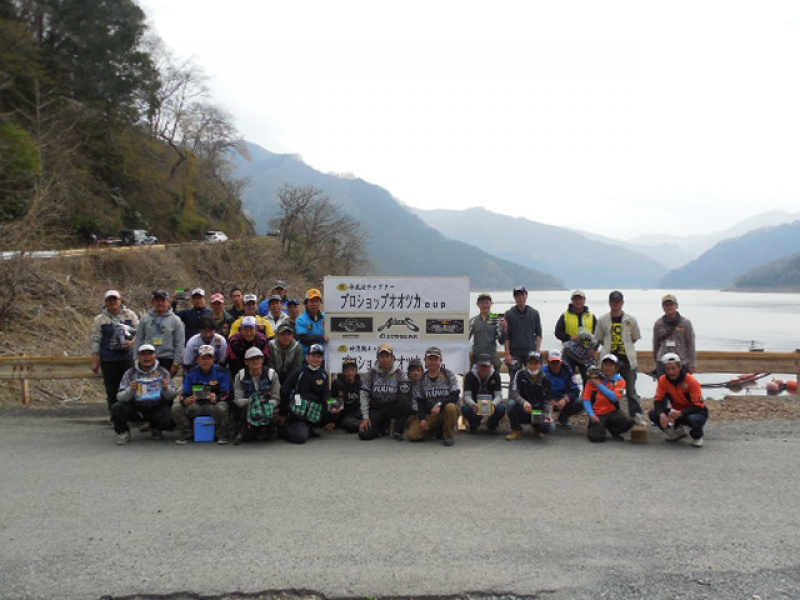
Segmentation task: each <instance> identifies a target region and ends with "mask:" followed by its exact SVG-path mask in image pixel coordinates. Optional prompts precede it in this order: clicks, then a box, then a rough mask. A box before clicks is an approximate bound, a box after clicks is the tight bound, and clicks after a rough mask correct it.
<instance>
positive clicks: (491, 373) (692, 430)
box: [91, 281, 708, 447]
mask: <svg viewBox="0 0 800 600" xmlns="http://www.w3.org/2000/svg"><path fill="white" fill-rule="evenodd" d="M286 288H287V286H286V284H285V283H284V282H282V281H277V282H275V284H274V286H273V288H272V290H271V291H270V294H269V295H268V297H267V298H265V299H264V300H263V301H262V302H261V303H259V302H258V297H257V296H256V295H254V294H246V293H244V292H243V291H242V290H241V289H239V288H234V289H232V290H231V291H230V299H231V302H232V306H231V308H226V299H225V297H224V296H223V295H222V294H214V295H212V296H211V302H210V304H211V306H210V307H209V306H206V297H205V291H204V290H203V289H200V288H197V289H194V290H193V291H192V292H191V294H190V297H191V303H192V306H191V308H187V309H184V310H180V311H178V310H177V301H176V298H174V297H173V296H172V295H171V294H170V293H169V292H168V291H166V290H163V289H161V290H156V291H154V292H153V294H152V298H151V308H150V310H149V311H148V312H147V314H145V315H144V316H143V317H142V318H141V319H139V318H138V316H137V315H136V313H134V312H133V311H132V310H130V309H129V308H127V307H126V306H125V305H124V299H123V296H122V294H121V293H120V292H118V291H117V290H109V291H107V292H106V293H105V296H104V304H105V306H104V309H103V311H102V312H101V314H99V315H98V316H97V317H96V318H95V320H94V323H93V327H92V335H91V338H92V368H93V370H95V372H102V375H103V381H104V384H105V390H106V397H107V402H108V407H109V413H110V416H111V421H112V423H113V426H114V429H115V432H116V434H117V436H116V441H117V444H120V445H124V444H127V443H128V442H129V441H130V439H131V433H130V425H129V424H130V422H132V421H134V422H135V421H142V422H144V425H143V426H142V429H141V431H147V430H149V432H150V435H151V436H152V437H153V438H155V439H162V438H163V436H164V433H163V432H164V431H165V430H169V431H172V430H177V432H178V437H177V439H176V440H175V441H176V443H177V444H181V445H183V444H186V443H188V442H189V441H191V440H192V438H193V431H194V421H195V419H196V418H197V417H200V416H206V417H211V418H212V419H213V421H214V423H215V429H216V441H217V443H218V444H227V443H229V442H231V441H232V442H233V443H234V444H239V443H242V442H245V441H254V440H268V439H273V438H275V437H278V436H279V437H281V438H283V439H285V440H287V441H289V442H292V443H298V444H299V443H304V442H306V441H307V440H308V439H309V438H312V437H316V436H318V435H319V431H325V430H330V429H335V428H340V429H343V430H345V431H348V432H351V433H354V434H357V435H358V437H359V438H360V439H362V440H372V439H375V438H378V437H381V436H391V437H392V438H394V439H397V440H403V439H407V440H409V441H422V440H427V439H440V440H441V441H442V443H443V444H444V445H445V446H453V445H454V444H455V433H456V430H457V429H458V423H459V418H462V419H463V421H464V422H465V424H466V428H467V430H468V432H471V433H474V432H476V431H477V430H478V429H479V428H480V427H481V426H482V425H483V426H485V429H486V430H487V431H488V432H491V433H495V432H497V431H498V428H499V426H500V423H501V421H502V419H503V418H504V417H507V419H508V422H509V423H510V429H511V430H510V432H509V433H508V434H507V435H506V439H507V440H509V441H514V440H517V439H519V438H520V437H521V436H522V435H523V426H524V425H527V424H529V425H530V426H531V427H532V429H533V431H534V434H535V435H536V436H543V435H546V434H552V433H554V432H555V431H556V430H557V429H558V428H559V427H560V428H562V429H572V427H573V425H572V424H571V423H570V418H571V417H573V416H575V415H578V414H580V413H582V412H584V411H585V412H586V414H587V416H588V419H589V423H588V427H587V436H588V438H589V440H591V441H593V442H601V441H604V440H605V439H607V437H608V436H609V435H610V436H611V437H612V438H617V439H621V436H622V435H623V434H624V433H625V432H627V431H628V430H630V429H631V428H632V427H633V426H634V425H640V426H646V424H647V419H646V418H645V416H644V414H643V410H642V407H641V404H640V401H639V400H640V399H639V396H638V395H637V393H636V375H637V363H636V350H635V343H636V342H637V341H638V340H639V339H640V337H641V335H640V331H639V326H638V323H637V321H636V319H635V318H634V317H633V316H632V315H629V314H627V313H625V311H624V310H623V306H624V297H623V294H622V293H621V292H619V291H613V292H611V294H610V295H609V307H610V311H609V312H608V313H607V314H604V315H602V316H601V317H599V318H596V317H595V316H594V315H593V314H592V313H591V312H590V311H589V309H588V307H587V306H586V295H585V293H583V292H582V291H581V290H575V291H574V292H573V293H572V295H571V302H570V304H569V306H568V307H567V310H566V311H565V312H564V313H563V314H562V315H561V316H560V318H559V319H558V322H557V323H556V327H555V334H556V337H557V338H558V339H559V340H561V341H562V342H563V346H562V348H560V349H554V350H551V351H550V352H549V353H548V354H547V356H546V358H545V357H543V356H542V354H541V353H540V346H541V340H542V326H541V319H540V317H539V313H538V311H536V310H535V309H534V308H532V307H530V306H528V304H527V298H528V293H527V290H526V289H525V288H524V287H518V288H515V289H514V290H513V294H514V301H515V305H514V306H513V307H512V308H510V309H509V310H508V311H506V312H505V314H504V315H502V316H499V315H495V314H493V313H492V312H491V307H492V299H491V297H490V296H489V295H488V294H481V295H479V297H478V300H477V305H478V309H479V314H478V315H477V316H475V317H474V318H473V319H471V321H470V332H469V335H470V338H471V339H472V344H473V345H472V352H471V361H470V362H471V368H470V370H469V371H468V372H467V373H466V374H465V375H464V377H463V386H462V383H461V382H459V378H458V377H457V376H456V374H455V373H453V372H452V371H450V370H449V369H447V368H446V366H445V365H444V364H443V355H442V351H441V349H440V348H438V347H436V346H431V347H429V348H427V349H426V350H425V353H424V364H423V361H420V360H418V359H414V360H411V361H410V362H409V364H408V366H407V369H406V370H405V371H403V370H402V369H400V368H399V366H398V364H397V362H398V361H397V360H396V357H395V354H394V348H393V347H392V346H391V345H390V344H381V345H380V346H379V347H378V350H377V357H376V359H377V360H376V362H375V364H374V366H373V367H372V368H371V369H370V370H369V371H367V372H366V373H359V372H358V365H357V361H356V360H355V359H354V358H345V359H344V360H343V361H342V368H341V373H338V374H336V376H335V377H333V378H331V377H330V376H329V374H328V372H327V370H326V366H325V346H326V344H327V342H328V338H327V336H326V335H325V330H324V313H323V312H322V294H321V293H320V291H319V290H317V289H310V290H308V291H307V292H306V294H305V297H304V299H303V300H302V308H300V307H301V301H299V300H295V299H292V298H289V297H288V296H287V294H286ZM662 307H663V309H664V315H663V317H661V318H660V319H659V320H658V321H657V322H656V324H655V327H654V341H653V344H654V353H655V357H656V360H657V363H658V365H659V369H658V370H659V374H660V378H659V382H658V388H657V391H656V396H655V398H654V409H653V410H651V411H650V413H649V415H648V417H649V421H650V422H652V423H653V424H654V425H655V426H656V427H658V428H659V429H661V430H663V431H664V434H665V436H666V439H667V440H670V441H676V440H678V439H681V438H682V437H685V436H686V435H687V432H688V435H691V437H692V440H693V444H694V445H695V446H698V447H699V446H702V444H703V427H704V425H705V421H706V419H707V417H708V410H707V408H706V406H705V404H704V402H703V397H702V393H701V389H700V385H699V383H698V382H697V380H696V379H695V378H694V377H693V376H692V373H693V372H694V369H695V364H696V362H695V352H694V332H693V330H692V327H691V323H690V322H689V321H688V320H687V319H685V318H684V317H682V316H681V315H680V314H679V313H678V311H677V308H678V303H677V298H675V296H673V295H667V296H664V298H662ZM498 344H499V345H500V346H504V347H505V363H506V366H507V367H508V371H509V373H510V381H509V386H508V393H507V395H504V388H503V384H502V381H501V378H500V367H501V365H500V359H499V356H498V353H497V348H498ZM597 357H601V358H600V360H599V364H597V363H596V358H597ZM180 368H182V369H183V383H182V386H181V389H180V390H178V389H177V388H176V387H175V386H174V384H173V378H174V377H175V376H176V374H177V372H178V370H179V369H180ZM623 399H625V400H626V405H627V406H623V404H622V401H623Z"/></svg>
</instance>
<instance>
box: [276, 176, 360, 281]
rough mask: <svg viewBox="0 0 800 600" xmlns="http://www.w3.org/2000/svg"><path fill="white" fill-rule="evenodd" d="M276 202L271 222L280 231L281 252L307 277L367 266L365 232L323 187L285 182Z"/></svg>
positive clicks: (350, 272) (351, 271)
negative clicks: (277, 210)
mask: <svg viewBox="0 0 800 600" xmlns="http://www.w3.org/2000/svg"><path fill="white" fill-rule="evenodd" d="M278 202H279V207H280V209H279V214H278V216H277V217H276V218H275V219H273V220H272V222H271V225H272V226H273V227H274V228H276V229H279V230H280V232H281V249H282V250H283V252H284V253H285V254H286V255H287V256H289V257H291V258H292V259H294V260H296V261H297V263H298V264H299V265H300V266H301V267H302V268H303V269H304V271H305V274H306V276H307V277H308V278H309V279H310V280H319V279H320V278H321V277H322V276H323V275H325V274H328V273H338V274H342V275H355V274H360V273H363V272H365V271H366V270H367V269H368V268H369V260H368V259H367V257H366V245H367V239H368V237H367V234H366V233H365V232H364V231H363V229H361V225H360V224H359V223H358V221H356V220H355V219H352V218H351V217H348V216H347V215H344V214H342V212H341V211H340V209H339V208H338V207H337V206H336V205H335V204H333V202H332V201H331V199H330V198H329V197H328V196H327V195H325V194H324V193H323V192H322V190H319V189H317V188H315V187H313V186H301V187H298V186H293V185H290V184H286V185H284V186H283V187H282V188H281V189H280V190H278Z"/></svg>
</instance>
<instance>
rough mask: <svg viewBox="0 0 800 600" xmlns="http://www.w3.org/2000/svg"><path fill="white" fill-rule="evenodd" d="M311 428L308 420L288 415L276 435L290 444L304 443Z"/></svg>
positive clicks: (308, 436) (309, 434)
mask: <svg viewBox="0 0 800 600" xmlns="http://www.w3.org/2000/svg"><path fill="white" fill-rule="evenodd" d="M311 430H312V425H311V423H309V422H308V421H302V420H300V419H295V418H293V417H289V419H288V420H287V421H286V423H284V424H283V427H281V428H280V431H278V435H279V436H281V437H282V438H283V439H285V440H286V441H287V442H290V443H292V444H305V443H306V442H307V441H308V438H310V437H311V433H312V432H311Z"/></svg>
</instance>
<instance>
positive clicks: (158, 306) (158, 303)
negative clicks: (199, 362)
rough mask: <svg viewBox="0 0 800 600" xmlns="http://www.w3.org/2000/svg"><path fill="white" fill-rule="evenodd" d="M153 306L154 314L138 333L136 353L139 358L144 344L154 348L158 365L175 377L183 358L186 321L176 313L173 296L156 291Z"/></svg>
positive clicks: (144, 319)
mask: <svg viewBox="0 0 800 600" xmlns="http://www.w3.org/2000/svg"><path fill="white" fill-rule="evenodd" d="M150 305H151V308H150V310H149V311H148V312H147V314H146V315H144V316H143V317H142V320H141V321H140V322H139V327H138V328H137V329H136V352H137V354H138V352H139V348H140V347H141V346H142V344H152V345H153V346H154V347H155V349H156V357H157V358H158V364H159V365H160V366H162V367H164V368H165V369H167V370H168V371H169V373H170V375H171V376H172V377H174V376H175V373H177V372H178V366H179V365H180V361H181V359H182V358H183V348H184V346H185V344H186V330H185V329H184V326H183V321H181V320H180V319H179V318H178V316H177V315H176V314H175V313H174V312H172V307H171V306H170V303H169V292H167V291H166V290H156V291H154V292H153V299H152V301H151V302H150Z"/></svg>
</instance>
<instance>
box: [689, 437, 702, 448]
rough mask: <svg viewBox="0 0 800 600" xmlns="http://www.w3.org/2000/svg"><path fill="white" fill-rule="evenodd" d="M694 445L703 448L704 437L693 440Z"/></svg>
mask: <svg viewBox="0 0 800 600" xmlns="http://www.w3.org/2000/svg"><path fill="white" fill-rule="evenodd" d="M692 446H694V447H695V448H702V447H703V438H697V439H696V440H692Z"/></svg>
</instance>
